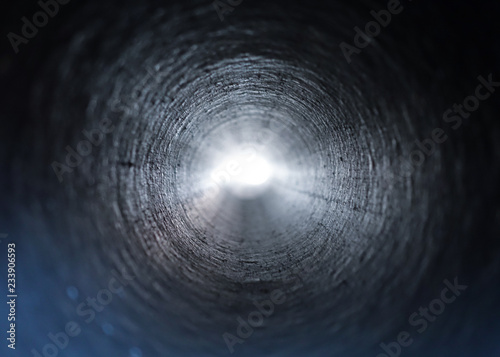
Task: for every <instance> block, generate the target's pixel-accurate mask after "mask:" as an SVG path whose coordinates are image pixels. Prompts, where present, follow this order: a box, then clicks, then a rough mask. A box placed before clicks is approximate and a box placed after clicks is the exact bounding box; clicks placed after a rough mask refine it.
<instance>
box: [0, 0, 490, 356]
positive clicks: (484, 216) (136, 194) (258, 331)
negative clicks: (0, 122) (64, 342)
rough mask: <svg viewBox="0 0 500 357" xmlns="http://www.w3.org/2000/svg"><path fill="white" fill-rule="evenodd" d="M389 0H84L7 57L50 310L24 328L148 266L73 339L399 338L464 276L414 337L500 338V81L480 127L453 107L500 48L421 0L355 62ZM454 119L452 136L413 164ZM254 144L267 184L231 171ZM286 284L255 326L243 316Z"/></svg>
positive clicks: (30, 264) (102, 342) (267, 349)
mask: <svg viewBox="0 0 500 357" xmlns="http://www.w3.org/2000/svg"><path fill="white" fill-rule="evenodd" d="M383 6H386V4H385V3H383V2H380V3H373V2H370V3H359V4H349V3H346V2H344V1H333V2H328V3H327V2H322V1H308V2H307V3H305V2H301V1H297V2H287V4H286V5H284V4H282V3H280V2H276V3H263V2H243V3H241V4H240V5H239V6H237V7H235V9H234V10H233V12H231V13H230V14H226V16H225V20H224V21H223V22H221V21H220V19H219V17H218V15H217V13H216V11H215V10H214V8H213V7H212V4H208V3H207V2H201V1H199V2H198V1H191V2H190V3H189V4H183V3H181V2H172V3H171V4H170V5H166V4H158V3H156V2H141V3H138V2H128V1H127V2H121V3H120V5H116V4H111V3H110V4H102V3H98V2H89V3H87V4H78V5H71V6H70V5H68V8H67V9H63V8H61V9H60V11H61V15H62V12H63V11H67V14H66V15H65V16H66V17H65V18H64V20H63V19H58V21H59V22H57V23H56V25H54V26H53V27H51V28H47V34H46V35H40V36H42V38H41V40H40V41H39V42H37V43H33V44H30V46H31V45H32V47H31V48H28V46H26V48H23V50H25V53H23V54H22V55H21V56H25V57H21V59H22V60H19V62H15V61H14V60H11V62H10V64H9V65H10V66H12V71H11V72H9V73H8V74H6V73H4V76H5V77H7V79H8V80H9V81H10V82H8V83H14V82H15V81H17V83H21V84H19V85H18V87H19V89H16V88H15V86H14V85H13V87H14V93H22V96H21V97H20V98H17V99H11V100H12V104H11V108H12V109H9V113H8V114H9V115H10V117H11V118H13V119H14V118H22V121H20V122H17V123H16V122H15V121H12V122H10V123H7V126H8V129H10V130H11V132H12V136H11V137H10V138H5V142H7V143H9V146H8V149H7V150H6V152H5V154H4V156H5V160H2V162H4V161H5V162H6V170H5V172H8V173H9V174H8V175H7V176H6V183H7V184H8V187H9V189H8V190H4V193H5V197H7V199H6V202H8V208H7V207H6V208H7V209H6V211H7V212H8V213H7V215H6V216H5V219H4V220H3V221H4V222H3V223H5V226H6V227H8V229H9V232H12V233H11V234H12V235H14V236H18V237H19V246H20V247H21V253H19V255H20V258H19V259H21V262H23V264H25V265H24V267H23V265H22V264H20V269H21V271H23V269H24V274H22V273H21V274H20V278H19V279H20V280H21V281H22V282H23V286H24V289H26V295H27V297H25V299H26V300H25V301H26V306H25V307H23V310H25V312H20V314H21V318H26V319H28V316H36V321H37V322H36V323H34V324H33V325H32V326H31V327H28V326H25V327H23V329H24V330H23V332H20V333H25V334H27V335H29V336H30V338H31V341H33V345H32V346H31V345H26V346H23V347H22V348H26V349H27V350H28V351H31V348H36V349H38V350H39V351H41V350H42V348H43V346H44V345H45V344H46V343H50V340H49V339H48V338H47V333H49V332H55V331H57V330H62V329H63V327H64V323H65V322H67V321H70V320H72V319H80V320H79V321H81V318H82V316H81V314H79V313H78V308H77V306H79V304H80V303H81V302H84V301H85V299H86V298H87V297H92V296H94V297H95V296H96V294H98V292H99V291H100V289H102V288H104V287H106V286H107V284H108V283H109V281H110V278H111V277H112V276H114V275H113V274H115V273H114V272H115V271H125V272H127V274H128V275H131V276H133V279H131V280H130V282H129V284H128V285H127V286H126V287H124V288H123V290H122V291H121V292H120V293H119V294H117V295H116V296H115V299H114V301H113V302H112V303H110V304H109V307H106V309H103V311H102V312H101V311H97V312H96V317H95V322H94V320H93V321H92V323H89V324H85V323H82V330H83V337H75V338H74V339H72V340H71V341H70V344H69V347H68V351H71V353H72V355H75V356H88V355H95V356H107V355H127V354H129V355H133V353H136V355H139V352H138V351H141V353H142V354H143V355H144V356H166V355H175V356H222V355H229V354H230V351H229V349H228V346H227V343H226V341H225V339H224V334H225V333H229V334H232V335H233V336H234V338H239V340H238V342H237V343H235V344H234V346H233V347H234V353H235V355H238V356H247V355H248V356H255V355H257V356H264V355H265V356H337V355H338V356H369V355H373V356H375V355H377V354H380V353H384V351H383V350H382V349H380V347H379V343H381V342H386V343H388V342H390V341H394V340H395V339H396V338H397V336H398V333H400V332H401V331H404V330H408V329H409V328H410V327H409V326H408V317H409V316H410V315H411V314H412V312H414V311H417V310H418V308H419V306H427V305H428V303H429V302H430V301H432V300H433V299H434V298H437V297H439V293H440V291H441V290H442V289H443V287H444V286H445V285H443V280H445V279H448V280H450V281H453V279H454V278H455V277H458V280H459V281H460V282H464V284H467V285H468V286H470V287H469V288H468V291H467V294H465V293H464V294H463V296H462V297H460V299H458V300H457V302H456V303H454V304H453V305H450V307H449V308H448V307H447V310H448V311H447V312H446V313H445V314H443V316H442V317H440V319H438V320H437V321H435V322H433V324H432V326H431V327H430V328H429V331H428V332H426V333H425V334H422V335H421V336H414V337H415V338H414V341H415V342H414V343H413V345H412V346H410V347H408V349H405V350H404V351H403V352H404V353H405V354H406V355H417V356H421V355H426V356H446V355H454V356H459V355H464V356H467V355H470V353H472V352H471V351H472V350H473V351H475V353H478V354H477V355H485V356H486V355H491V354H489V353H492V351H495V348H496V351H498V345H495V344H494V343H493V342H492V338H491V336H492V335H493V334H494V333H495V331H496V332H498V318H497V317H498V315H499V313H498V312H499V309H498V308H497V307H496V301H497V300H498V298H499V291H498V289H497V288H493V284H494V282H495V281H497V280H498V273H499V266H498V262H499V260H498V253H499V249H498V248H499V244H498V242H497V239H496V237H498V233H499V229H498V228H499V227H498V220H499V214H500V211H499V210H498V205H497V199H498V188H497V182H498V178H499V170H498V155H499V152H500V149H499V145H498V137H499V136H498V135H499V125H498V122H494V121H492V118H493V116H494V113H495V110H496V109H498V105H496V104H495V100H496V102H498V100H497V99H490V100H489V101H487V102H485V103H481V107H480V109H479V110H478V112H476V113H474V114H473V115H474V117H473V119H472V118H471V119H470V120H466V121H465V122H464V124H463V125H464V127H463V128H460V129H459V130H455V131H454V130H452V129H450V126H449V125H448V126H447V124H446V123H443V122H442V119H441V117H442V113H443V112H444V111H445V110H446V109H447V108H448V107H451V105H452V104H453V103H454V102H458V101H461V100H463V98H465V97H466V96H467V95H468V94H469V93H470V92H471V91H472V90H473V89H474V88H475V85H476V84H477V83H476V82H477V80H476V77H477V76H478V75H481V74H482V75H484V76H486V75H487V74H488V73H490V72H492V71H493V70H494V69H498V68H497V67H498V65H496V67H494V63H495V61H494V60H493V59H494V58H496V59H498V52H494V49H491V48H490V47H488V46H489V44H486V45H485V44H483V43H476V42H474V41H475V37H474V35H475V31H477V32H478V33H479V32H480V30H481V28H480V27H478V28H477V29H476V30H473V31H472V32H473V33H472V34H471V33H469V32H468V33H467V34H468V35H467V36H470V37H467V36H466V35H465V32H466V31H465V30H463V33H462V32H460V31H461V27H459V26H458V25H457V24H456V23H454V20H453V19H452V18H454V17H452V16H450V15H449V13H448V15H446V11H445V10H446V8H445V7H444V6H438V5H435V6H434V7H431V6H427V5H426V4H412V3H405V4H404V6H405V10H404V12H403V13H402V14H401V15H398V16H399V17H397V16H396V15H394V16H395V17H394V18H393V20H392V22H391V24H390V26H389V27H387V28H382V33H381V35H380V36H379V37H377V38H376V39H374V40H373V43H372V44H371V45H370V46H369V47H367V48H366V49H363V51H362V53H360V54H356V55H353V57H352V62H351V63H348V61H346V58H345V57H344V55H343V53H342V50H341V49H340V47H339V44H340V43H341V42H343V41H351V42H352V38H353V37H354V35H355V32H354V30H353V28H354V26H361V25H362V24H365V23H366V22H367V21H369V20H370V17H368V16H369V11H370V10H371V9H372V8H374V9H379V8H382V7H383ZM478 8H479V9H483V10H484V9H485V8H483V7H481V4H480V5H478ZM454 11H457V12H458V13H461V12H460V11H462V12H463V11H465V10H464V9H462V8H461V6H460V5H456V8H455V9H454ZM481 13H482V12H481ZM423 20H426V21H428V22H430V23H432V24H434V29H435V30H436V32H437V34H434V35H431V31H429V30H426V26H427V25H425V24H424V23H423ZM485 26H486V25H485ZM447 29H454V31H455V33H454V34H451V33H448V32H447ZM467 31H471V30H470V29H467ZM44 36H45V37H44ZM442 39H444V40H445V41H448V43H450V46H449V48H443V47H442V46H441V44H440V40H442ZM468 39H470V43H469V40H468ZM472 39H474V41H473V40H472ZM33 42H34V41H33ZM485 42H486V41H485ZM456 43H461V44H462V45H463V46H464V47H463V48H462V47H461V49H455V48H454V47H453V44H456ZM467 46H468V47H467ZM472 46H475V47H472ZM473 48H476V49H477V51H478V53H480V54H481V53H485V51H491V53H490V52H487V53H488V54H490V55H492V58H493V59H492V60H491V61H490V60H487V59H481V58H480V55H478V54H475V53H474V51H473ZM36 51H38V52H36ZM35 52H36V53H39V54H41V55H40V56H41V58H40V60H39V61H38V60H37V63H35V62H34V60H32V59H30V58H29V56H30V55H32V54H33V53H35ZM457 55H460V57H458V58H461V59H460V60H459V59H457V57H456V56H457ZM23 61H24V62H23ZM451 63H453V64H454V65H453V66H452V65H451ZM465 63H469V65H468V66H467V67H463V66H465ZM497 63H498V61H497ZM22 65H25V66H26V68H28V69H29V71H28V72H27V74H25V77H19V73H20V68H21V67H22ZM464 68H465V70H464ZM485 70H486V72H484V71H485ZM14 74H15V75H16V77H15V78H16V79H15V80H14ZM9 76H12V77H9ZM16 91H17V92H16ZM6 98H14V95H11V96H9V95H7V96H6ZM4 99H5V98H4ZM436 127H443V128H444V129H445V131H446V133H447V135H448V140H447V141H446V143H444V144H442V145H437V144H435V145H436V147H435V150H434V152H433V153H432V154H430V155H428V156H425V162H424V163H423V164H422V165H417V164H415V163H412V161H411V159H412V158H413V159H414V156H412V151H413V150H415V141H416V140H423V139H425V138H427V137H429V133H431V132H432V131H433V129H435V128H436ZM83 140H87V141H88V142H90V144H85V143H82V141H83ZM68 146H69V147H70V148H69V149H68ZM241 148H251V150H253V153H256V154H258V155H260V156H262V157H264V158H266V159H267V160H268V161H269V163H270V165H271V166H272V169H273V174H272V176H271V177H270V179H269V181H268V182H267V183H266V185H265V186H264V187H263V188H261V189H256V190H253V191H251V193H252V194H251V196H250V197H246V196H243V197H242V196H241V195H238V194H235V192H234V191H231V190H230V189H227V188H226V187H225V186H224V185H221V184H220V183H219V184H214V182H213V181H212V180H211V172H212V170H213V169H214V168H215V167H217V166H220V164H221V163H223V162H224V158H225V157H226V156H227V155H231V154H232V153H234V152H237V151H238V150H239V149H241ZM71 150H75V152H76V153H77V154H68V153H69V152H70V151H71ZM78 153H79V154H78ZM68 155H69V156H68ZM54 162H58V163H60V164H61V165H64V166H57V165H56V166H54ZM60 181H61V182H60ZM276 290H279V291H280V292H281V295H275V291H276ZM75 291H76V292H77V293H75ZM69 292H73V293H69ZM28 296H29V298H28ZM277 296H279V297H280V299H277V300H279V303H275V304H274V305H273V309H272V310H273V312H272V313H269V316H264V317H263V319H262V321H261V322H259V323H258V325H259V326H257V327H254V328H253V331H252V332H251V334H250V336H247V337H245V338H242V336H241V334H238V325H239V324H240V319H239V317H241V318H242V319H243V320H244V321H247V318H248V316H249V314H251V313H252V312H255V311H259V310H258V307H257V305H258V304H260V303H262V302H263V301H265V300H270V299H272V298H277ZM41 307H44V310H43V311H41V310H40V308H41ZM75 307H76V308H75ZM45 308H46V309H45ZM80 312H81V310H80ZM264 315H265V314H264ZM495 317H496V320H495ZM100 330H102V331H104V332H102V331H100ZM240 332H241V331H240ZM226 337H227V335H226ZM88 341H92V343H91V344H89V343H88ZM457 341H467V346H466V347H464V346H459V347H457V346H456V343H457ZM233 342H234V340H233ZM134 351H135V352H134ZM30 353H31V352H30ZM481 353H483V354H481Z"/></svg>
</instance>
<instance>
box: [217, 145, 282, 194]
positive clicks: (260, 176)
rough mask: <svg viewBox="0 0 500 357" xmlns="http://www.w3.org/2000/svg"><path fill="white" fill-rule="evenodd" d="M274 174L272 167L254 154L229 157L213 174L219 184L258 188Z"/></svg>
mask: <svg viewBox="0 0 500 357" xmlns="http://www.w3.org/2000/svg"><path fill="white" fill-rule="evenodd" d="M271 174H272V168H271V165H270V164H269V163H268V162H267V161H266V160H265V159H264V158H262V157H259V156H257V155H255V154H254V153H250V154H249V153H248V152H247V153H246V154H238V155H235V156H231V157H228V158H227V159H226V160H225V161H224V162H223V163H222V164H221V165H220V166H219V167H218V168H217V169H216V170H214V171H213V172H212V175H211V177H212V179H213V180H214V181H215V182H216V183H218V184H229V185H233V186H234V185H248V186H258V185H262V184H264V183H266V181H268V180H269V178H270V177H271Z"/></svg>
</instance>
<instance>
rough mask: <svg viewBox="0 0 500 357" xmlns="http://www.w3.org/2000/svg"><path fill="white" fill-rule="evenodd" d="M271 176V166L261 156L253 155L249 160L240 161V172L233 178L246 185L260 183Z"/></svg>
mask: <svg viewBox="0 0 500 357" xmlns="http://www.w3.org/2000/svg"><path fill="white" fill-rule="evenodd" d="M270 176H271V166H270V165H269V163H268V162H267V161H266V160H264V159H263V158H261V157H255V158H254V159H253V160H251V161H250V162H248V161H243V162H242V163H241V173H240V174H239V175H236V176H235V180H237V181H238V182H240V183H242V184H246V185H252V186H254V185H262V184H263V183H265V182H266V181H267V180H268V179H269V177H270Z"/></svg>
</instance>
